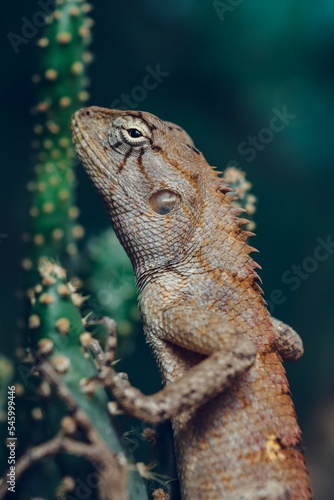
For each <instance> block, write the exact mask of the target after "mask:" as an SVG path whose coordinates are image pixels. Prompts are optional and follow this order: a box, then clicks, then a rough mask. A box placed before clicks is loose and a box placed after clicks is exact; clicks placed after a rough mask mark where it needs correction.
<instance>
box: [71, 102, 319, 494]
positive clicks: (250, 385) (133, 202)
mask: <svg viewBox="0 0 334 500" xmlns="http://www.w3.org/2000/svg"><path fill="white" fill-rule="evenodd" d="M72 131H73V140H74V144H75V147H76V150H77V153H78V154H79V157H80V158H81V160H82V162H83V165H84V167H85V169H86V170H87V172H88V174H89V176H90V177H91V179H92V181H93V182H94V184H95V186H96V188H97V190H98V192H99V193H100V195H101V196H102V199H103V201H104V204H105V205H106V208H107V210H108V213H109V215H110V218H111V221H112V223H113V226H114V229H115V231H116V234H117V235H118V237H119V239H120V241H121V243H122V244H123V246H124V248H125V250H126V252H127V253H128V255H129V257H130V259H131V262H132V264H133V267H134V272H135V278H136V283H137V287H138V290H139V305H140V310H141V315H142V319H143V324H144V330H145V334H146V337H147V340H148V342H149V343H150V345H151V347H152V349H153V352H154V355H155V358H156V359H157V362H158V364H159V367H160V370H161V373H162V377H163V382H164V384H165V387H164V388H163V389H162V391H160V392H159V393H157V394H154V395H151V396H144V395H143V394H142V393H141V392H140V391H138V390H137V389H135V388H134V387H132V386H131V385H130V384H129V382H128V381H127V380H125V379H124V378H122V377H120V376H119V375H118V374H117V373H116V372H115V373H114V375H113V377H112V380H110V386H111V387H112V390H113V392H114V395H115V397H116V399H117V400H118V401H119V403H120V404H121V405H122V406H123V407H124V408H125V409H126V410H127V411H128V412H130V413H132V414H133V415H135V416H137V417H139V418H143V419H145V420H147V421H150V422H160V421H162V420H165V419H169V418H171V419H172V424H173V430H174V437H175V445H176V454H177V462H178V469H179V474H180V481H181V490H182V495H183V498H184V499H203V500H204V499H209V500H215V499H217V500H218V499H260V498H261V499H295V500H300V499H309V498H311V489H310V483H309V477H308V472H307V469H306V466H305V462H304V457H303V451H302V447H301V432H300V429H299V427H298V424H297V420H296V415H295V411H294V407H293V403H292V400H291V397H290V392H289V386H288V381H287V378H286V375H285V371H284V367H283V364H282V358H283V359H298V358H299V357H300V356H301V355H302V353H303V347H302V342H301V340H300V338H299V336H298V335H297V333H296V332H294V330H292V329H291V328H290V327H288V326H286V325H284V324H283V323H281V322H279V321H278V320H275V319H273V318H272V317H271V316H270V314H269V312H268V311H267V309H266V307H265V302H264V300H263V298H262V295H261V289H260V287H259V286H258V284H257V281H258V277H257V274H256V272H255V270H256V268H257V267H258V266H257V264H256V263H255V262H254V261H253V259H252V258H251V257H250V252H251V251H253V250H254V249H253V248H252V247H250V246H249V245H248V244H247V243H246V239H247V238H248V236H249V235H250V234H249V233H248V232H247V231H245V230H243V229H242V227H241V226H242V225H243V224H245V222H246V221H245V219H242V218H241V217H240V213H241V212H242V210H241V209H239V208H237V207H235V206H233V204H232V203H231V201H232V200H233V198H232V197H231V195H230V194H229V192H228V191H229V189H228V187H227V186H226V184H224V181H223V180H222V179H221V178H220V177H219V176H218V174H217V172H215V170H214V169H213V168H212V167H211V166H209V165H208V164H207V162H206V161H205V159H204V157H203V155H202V154H201V153H200V152H199V151H198V150H197V149H196V148H195V147H194V145H193V142H192V140H191V139H190V137H189V136H188V134H187V133H186V132H185V131H183V130H182V129H181V128H180V127H177V126H176V125H173V124H171V123H169V122H163V121H162V120H160V119H159V118H157V117H155V116H153V115H151V114H149V113H145V112H140V111H118V110H108V109H104V108H98V107H91V108H85V109H82V110H79V111H78V112H77V113H76V114H75V115H74V117H73V119H72Z"/></svg>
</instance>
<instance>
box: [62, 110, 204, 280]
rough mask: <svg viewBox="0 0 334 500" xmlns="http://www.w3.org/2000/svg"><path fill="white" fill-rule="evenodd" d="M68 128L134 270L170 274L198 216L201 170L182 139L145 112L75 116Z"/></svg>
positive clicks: (90, 112) (188, 244)
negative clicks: (152, 270)
mask: <svg viewBox="0 0 334 500" xmlns="http://www.w3.org/2000/svg"><path fill="white" fill-rule="evenodd" d="M71 128H72V133H73V141H74V145H75V149H76V151H77V153H78V155H79V157H80V159H81V161H82V163H83V166H84V168H85V169H86V171H87V172H88V174H89V176H90V177H91V179H92V181H93V183H94V184H95V186H96V188H97V190H98V192H99V194H100V195H101V197H102V199H103V201H104V203H105V205H106V207H107V210H108V213H109V216H110V218H111V221H112V224H113V226H114V229H115V231H116V233H117V235H118V237H119V239H120V240H121V243H122V244H123V246H124V248H125V250H126V251H127V253H128V255H129V257H130V259H131V261H132V263H133V265H134V268H135V271H136V270H137V271H138V272H139V273H140V272H144V271H146V270H149V269H157V268H163V267H172V266H173V263H175V262H177V261H179V260H180V259H181V258H182V257H184V256H185V255H186V254H187V252H189V251H190V250H189V249H190V248H192V247H193V244H194V241H195V239H194V238H193V235H194V232H195V231H196V229H197V228H198V226H199V224H198V219H199V218H200V217H201V212H202V208H201V204H202V203H203V201H202V200H203V196H201V195H200V194H201V193H200V190H201V187H202V184H203V182H202V180H203V174H201V164H205V165H206V166H207V164H206V162H205V160H204V158H203V156H202V154H201V153H200V152H199V151H198V150H197V149H196V148H195V147H194V145H193V142H192V140H191V139H190V137H189V136H188V134H187V133H186V132H185V131H184V130H182V129H181V128H180V127H178V126H176V125H173V124H171V123H169V122H163V121H162V120H160V119H159V118H157V117H156V116H154V115H152V114H150V113H145V112H140V111H120V110H110V109H105V108H99V107H89V108H84V109H81V110H79V111H77V112H76V113H75V114H74V116H73V118H72V124H71ZM207 167H208V166H207ZM206 175H208V174H206ZM197 239H198V238H197ZM138 269H139V270H138Z"/></svg>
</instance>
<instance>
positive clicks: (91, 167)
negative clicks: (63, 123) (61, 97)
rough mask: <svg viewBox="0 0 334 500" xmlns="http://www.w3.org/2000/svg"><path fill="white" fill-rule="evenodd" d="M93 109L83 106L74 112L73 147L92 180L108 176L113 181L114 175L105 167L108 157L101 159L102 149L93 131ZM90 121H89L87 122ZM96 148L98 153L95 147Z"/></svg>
mask: <svg viewBox="0 0 334 500" xmlns="http://www.w3.org/2000/svg"><path fill="white" fill-rule="evenodd" d="M92 114H93V109H92V108H83V109H79V110H78V111H76V112H75V113H74V115H73V116H72V119H71V125H70V127H71V132H72V140H73V144H74V149H75V151H76V153H77V155H78V157H79V159H80V160H81V162H82V165H83V167H84V168H85V170H86V171H87V173H88V174H89V176H90V177H91V178H92V180H93V181H94V182H96V181H97V178H104V179H105V178H106V177H107V178H108V179H110V180H113V181H115V180H116V179H115V177H114V176H113V175H112V172H111V171H110V170H109V169H108V168H106V166H105V165H108V164H109V160H108V158H105V162H103V161H101V159H100V158H102V160H103V156H104V154H105V153H104V150H103V147H102V145H101V147H99V146H100V138H99V136H98V134H97V132H95V131H94V127H93V124H92V122H93V116H92ZM90 121H91V123H89V122H90ZM94 135H95V136H96V141H98V142H97V145H96V147H94V137H92V136H94ZM97 148H98V154H97V151H96V149H97Z"/></svg>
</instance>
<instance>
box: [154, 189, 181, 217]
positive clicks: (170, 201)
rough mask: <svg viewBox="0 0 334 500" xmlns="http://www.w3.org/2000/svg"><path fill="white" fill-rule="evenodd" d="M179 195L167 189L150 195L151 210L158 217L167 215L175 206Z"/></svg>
mask: <svg viewBox="0 0 334 500" xmlns="http://www.w3.org/2000/svg"><path fill="white" fill-rule="evenodd" d="M178 199H179V195H178V194H176V193H174V192H173V191H169V190H168V189H162V190H161V191H157V192H156V193H154V194H152V196H151V198H150V199H149V204H150V206H151V208H152V209H153V210H154V211H155V212H156V213H157V214H160V215H166V214H169V212H170V211H171V210H172V208H173V207H174V206H175V205H176V203H177V201H178Z"/></svg>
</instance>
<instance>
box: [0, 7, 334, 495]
mask: <svg viewBox="0 0 334 500" xmlns="http://www.w3.org/2000/svg"><path fill="white" fill-rule="evenodd" d="M220 3H221V5H223V4H225V6H227V7H226V8H225V12H223V11H224V8H221V9H219V13H218V12H217V8H216V7H215V6H216V5H217V2H204V1H200V0H169V2H158V1H156V0H142V1H138V0H129V1H126V2H101V1H100V2H97V1H96V2H95V3H94V7H95V8H94V11H93V13H92V16H93V18H94V19H95V21H96V25H95V28H94V29H93V37H94V39H93V44H92V51H93V53H94V54H95V62H94V63H93V65H92V66H91V68H90V77H91V87H90V93H91V99H90V101H89V103H90V104H95V105H101V106H105V107H110V106H111V103H112V102H114V101H115V100H116V99H121V96H122V94H123V93H125V94H131V93H132V92H134V94H133V95H137V96H139V93H137V94H136V91H135V90H134V88H135V87H136V86H141V85H142V83H143V79H144V77H145V75H146V74H147V69H146V68H147V66H149V67H150V68H152V69H155V68H156V66H157V65H160V68H161V71H163V72H164V73H168V76H167V75H166V76H165V77H164V78H163V79H162V81H161V82H160V83H159V84H158V85H157V87H156V88H155V89H153V90H149V91H147V95H146V97H145V98H143V99H142V100H141V102H139V101H138V100H137V101H136V100H135V104H136V109H143V110H146V111H150V112H152V113H154V114H157V115H158V116H160V117H161V118H163V119H166V120H170V121H174V122H176V123H178V124H180V125H181V126H183V127H184V128H185V129H186V130H187V131H188V132H189V133H190V135H191V136H192V137H193V139H194V141H195V144H196V145H197V147H198V148H199V149H201V150H202V151H203V153H204V155H205V156H206V158H207V160H208V162H209V163H211V164H213V165H217V166H218V167H219V168H221V169H224V168H225V167H226V165H227V164H228V163H231V162H234V164H238V165H239V166H240V167H241V168H242V169H244V170H245V171H246V172H247V176H248V178H249V179H250V180H251V182H252V183H253V192H254V194H255V195H256V196H257V198H258V208H257V212H256V214H255V221H256V225H257V226H256V233H257V237H256V238H253V239H252V245H254V246H255V247H257V248H258V249H259V250H260V254H259V255H257V256H256V257H257V261H258V262H259V263H260V264H261V266H262V267H263V271H261V272H260V275H261V278H262V280H263V288H264V291H265V296H266V299H267V300H268V301H271V302H272V299H273V298H274V296H275V293H276V295H277V296H278V297H279V298H278V301H276V302H280V303H276V305H273V307H272V310H273V315H274V316H276V317H278V318H279V319H282V320H283V321H285V322H287V323H289V324H291V325H292V326H293V327H294V328H295V329H296V330H297V331H298V332H299V333H300V334H301V336H302V338H303V341H304V347H305V355H304V357H303V358H302V359H301V360H300V361H299V362H298V363H297V364H295V365H288V366H287V370H288V375H289V379H290V382H291V389H292V393H293V398H294V401H295V404H296V409H297V413H298V417H299V421H300V423H301V426H302V429H303V433H304V444H305V446H306V454H307V459H308V463H309V465H310V468H311V473H312V480H313V486H314V490H315V498H316V499H327V498H328V499H330V498H333V496H332V491H333V486H334V484H333V478H332V477H331V476H332V470H333V464H334V397H333V389H334V363H333V353H334V335H333V314H332V311H333V287H334V285H333V276H334V272H333V271H334V255H333V249H329V251H327V253H326V251H325V250H323V251H322V254H321V255H322V256H324V258H323V260H322V261H319V260H314V257H313V255H314V251H315V249H316V248H317V246H318V244H319V241H318V240H317V239H318V238H322V240H324V241H327V240H328V239H330V238H331V237H332V238H333V240H334V235H333V225H332V218H333V208H334V207H333V205H334V203H333V199H334V197H333V188H334V182H333V181H334V169H333V143H334V141H333V116H334V113H333V97H334V82H333V73H334V69H333V61H334V59H333V58H334V1H333V0H322V1H321V0H320V1H318V2H315V1H314V0H313V1H312V0H280V2H268V1H267V0H253V1H249V0H248V1H247V0H244V1H240V2H236V1H230V2H229V1H228V0H227V1H226V2H220ZM230 4H234V7H233V6H231V5H230ZM236 4H238V5H236ZM37 10H39V6H38V4H37V2H35V1H31V2H26V1H23V0H17V1H16V2H15V3H13V2H11V3H10V2H6V3H4V4H3V5H2V16H1V23H2V31H3V32H2V47H3V52H2V58H1V59H2V78H1V80H0V87H1V89H0V95H1V97H2V109H1V114H2V120H1V123H2V134H1V138H2V162H1V164H2V167H1V182H0V186H1V197H0V214H1V219H0V262H1V283H2V286H1V288H0V299H1V312H0V328H1V344H2V345H3V346H4V349H5V351H7V352H8V349H10V346H11V345H12V339H13V336H14V331H15V325H16V321H17V317H18V310H17V306H16V300H15V293H16V290H17V288H18V286H19V283H20V266H19V263H20V260H21V258H22V254H23V249H22V244H21V237H20V235H21V233H22V231H23V230H24V227H25V222H26V211H27V199H26V198H27V197H26V190H25V184H26V182H27V181H28V179H29V178H30V175H31V174H30V165H29V155H30V146H29V144H30V141H31V139H32V120H31V117H30V114H29V109H30V107H31V105H32V104H33V102H34V89H33V86H32V84H31V74H32V73H33V72H34V68H35V65H36V63H35V42H36V40H37V38H38V37H35V38H33V39H32V40H31V41H30V42H29V43H27V44H26V45H21V46H20V49H19V53H18V54H15V52H14V51H13V48H12V47H11V45H10V43H9V41H8V39H7V34H8V33H9V32H14V33H17V34H20V33H21V30H22V24H23V22H22V16H26V17H27V18H28V19H31V18H32V16H33V14H34V13H35V12H36V11H37ZM138 92H139V91H138ZM141 96H143V94H141ZM284 109H286V112H287V113H288V114H289V115H295V116H294V117H293V118H291V116H290V118H289V124H285V126H284V127H283V130H282V131H280V132H274V133H272V134H271V136H270V135H269V136H268V132H263V130H262V129H264V128H267V127H269V125H270V122H271V119H272V118H273V116H274V115H275V113H277V110H278V111H279V112H281V113H283V110H284ZM275 110H276V111H275ZM258 134H260V137H263V138H264V140H267V144H265V145H264V146H265V147H264V148H263V149H262V146H261V149H262V150H261V151H257V152H256V157H255V158H254V159H253V160H252V161H247V160H249V159H250V154H249V153H248V154H242V152H243V151H245V149H246V147H248V146H244V147H243V150H240V147H239V146H240V144H241V143H243V142H244V141H246V142H247V141H248V137H249V136H258ZM269 134H270V133H269ZM268 137H269V138H270V139H271V140H270V141H269V140H268ZM260 143H261V141H260ZM261 144H262V143H261ZM238 148H239V150H238ZM77 174H78V181H79V185H78V204H79V206H80V209H81V214H82V215H81V219H80V220H81V223H82V224H83V225H84V226H85V227H86V230H87V233H88V234H92V233H96V234H98V233H99V232H100V231H101V230H102V229H103V228H105V227H106V226H107V225H108V224H109V222H108V220H107V217H106V215H105V214H104V210H103V208H102V205H101V204H100V201H99V200H98V198H97V196H96V194H95V192H94V190H93V188H92V187H91V185H90V183H89V181H88V179H87V178H86V176H85V174H84V172H83V171H82V169H81V168H79V167H78V168H77ZM4 235H7V236H4ZM325 257H326V258H325ZM305 259H306V260H305ZM293 266H302V267H303V268H304V270H302V273H303V274H302V275H301V276H302V277H299V278H298V279H299V282H298V283H297V280H294V281H290V282H289V283H287V282H286V281H284V279H282V275H283V274H284V273H286V272H288V276H289V277H290V278H291V277H292V276H296V274H295V272H299V271H295V269H296V268H293ZM294 285H295V286H294ZM297 285H298V286H297ZM292 288H296V290H292ZM275 289H278V290H280V292H274V296H273V295H272V293H273V291H274V290H275ZM145 365H146V363H145V361H144V362H143V361H142V360H140V374H141V375H142V374H143V373H144V369H145ZM138 384H139V382H138ZM142 387H143V388H144V389H145V387H144V386H143V384H142Z"/></svg>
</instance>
